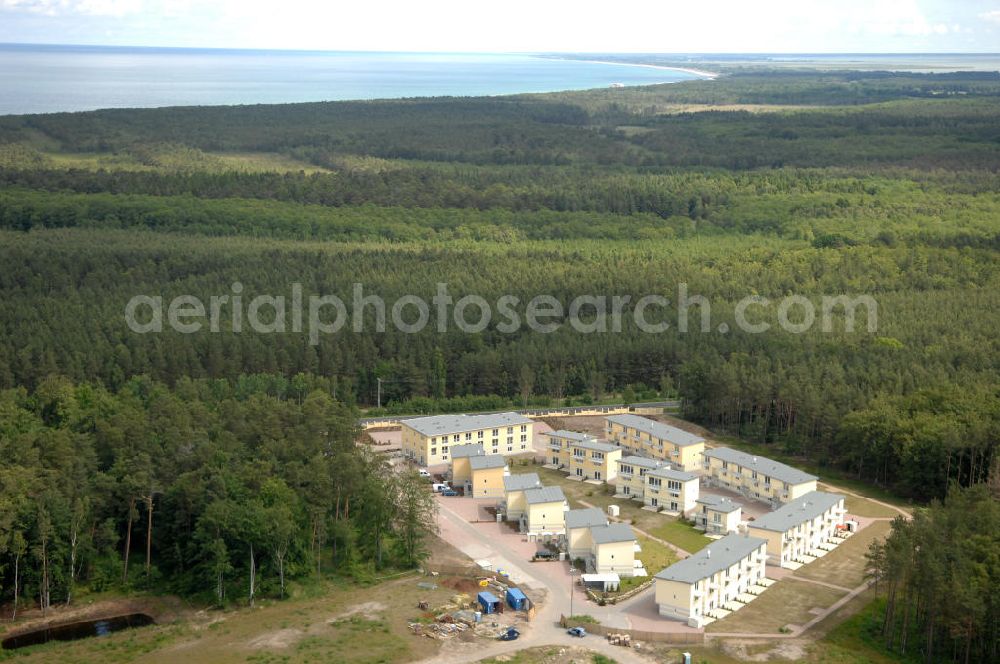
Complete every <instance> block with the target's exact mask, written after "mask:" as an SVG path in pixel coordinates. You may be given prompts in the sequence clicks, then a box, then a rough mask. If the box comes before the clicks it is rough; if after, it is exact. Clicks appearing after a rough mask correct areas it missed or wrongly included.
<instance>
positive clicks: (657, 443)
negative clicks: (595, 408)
mask: <svg viewBox="0 0 1000 664" xmlns="http://www.w3.org/2000/svg"><path fill="white" fill-rule="evenodd" d="M604 424H605V437H606V438H607V439H608V440H609V441H611V442H612V443H614V444H615V445H617V446H619V447H621V448H622V449H623V450H625V453H626V454H628V455H635V456H645V457H649V458H652V459H662V460H664V461H668V462H670V465H671V466H673V467H674V468H678V469H680V470H688V471H690V470H697V469H698V468H699V467H700V465H701V453H702V451H703V450H704V449H705V439H704V438H702V437H701V436H696V435H694V434H692V433H688V432H687V431H684V430H682V429H678V428H677V427H673V426H670V425H669V424H663V423H661V422H656V421H654V420H651V419H649V418H646V417H641V416H639V415H610V416H608V417H606V418H604Z"/></svg>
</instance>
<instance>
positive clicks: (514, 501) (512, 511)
mask: <svg viewBox="0 0 1000 664" xmlns="http://www.w3.org/2000/svg"><path fill="white" fill-rule="evenodd" d="M541 487H542V481H541V480H540V479H538V473H524V474H522V475H508V476H506V477H504V478H503V489H504V519H505V520H507V521H520V520H521V517H522V516H523V515H524V511H525V509H526V508H527V505H528V503H527V501H526V500H525V498H524V492H525V491H527V490H528V489H540V488H541Z"/></svg>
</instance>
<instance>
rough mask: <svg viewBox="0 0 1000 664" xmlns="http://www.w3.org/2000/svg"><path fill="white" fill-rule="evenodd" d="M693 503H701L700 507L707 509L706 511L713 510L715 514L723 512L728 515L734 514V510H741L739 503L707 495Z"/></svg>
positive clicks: (723, 497)
mask: <svg viewBox="0 0 1000 664" xmlns="http://www.w3.org/2000/svg"><path fill="white" fill-rule="evenodd" d="M694 502H696V503H701V504H702V505H705V506H706V507H708V509H710V510H714V511H716V512H725V513H726V514H728V513H729V512H735V511H736V510H739V509H743V507H742V506H741V505H740V504H739V503H735V502H733V501H731V500H729V499H728V498H726V497H725V496H713V495H711V494H709V495H707V496H700V497H698V498H697V499H696V500H695V501H694Z"/></svg>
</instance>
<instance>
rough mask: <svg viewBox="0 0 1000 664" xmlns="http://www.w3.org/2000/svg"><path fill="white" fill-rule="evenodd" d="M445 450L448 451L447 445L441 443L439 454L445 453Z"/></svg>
mask: <svg viewBox="0 0 1000 664" xmlns="http://www.w3.org/2000/svg"><path fill="white" fill-rule="evenodd" d="M447 452H448V446H447V445H442V446H441V454H445V453H447Z"/></svg>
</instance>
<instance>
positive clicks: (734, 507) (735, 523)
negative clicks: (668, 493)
mask: <svg viewBox="0 0 1000 664" xmlns="http://www.w3.org/2000/svg"><path fill="white" fill-rule="evenodd" d="M694 502H695V508H694V515H693V516H694V527H695V528H698V529H699V530H704V531H705V534H707V535H727V534H729V533H735V532H736V531H737V530H739V527H740V521H741V520H742V519H743V508H742V507H741V506H740V504H739V503H737V502H734V501H732V500H730V499H728V498H723V497H722V496H711V495H709V496H700V497H699V498H698V499H697V500H696V501H694Z"/></svg>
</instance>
